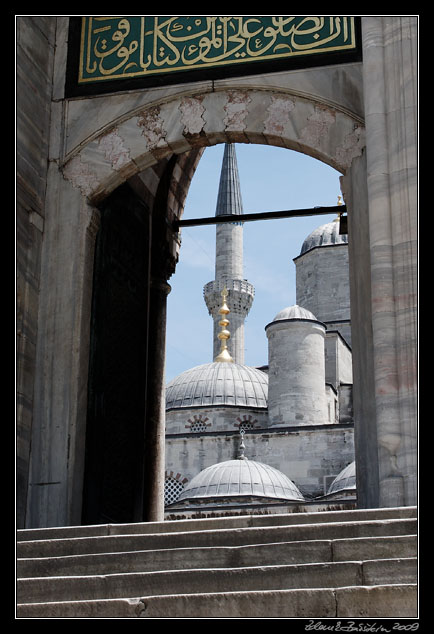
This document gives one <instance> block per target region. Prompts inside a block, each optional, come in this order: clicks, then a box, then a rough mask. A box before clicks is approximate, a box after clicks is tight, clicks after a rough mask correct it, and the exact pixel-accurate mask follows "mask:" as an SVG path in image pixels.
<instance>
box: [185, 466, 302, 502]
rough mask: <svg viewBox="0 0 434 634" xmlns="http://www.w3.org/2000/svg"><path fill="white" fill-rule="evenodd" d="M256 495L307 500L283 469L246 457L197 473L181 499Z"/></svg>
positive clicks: (249, 496) (269, 497)
mask: <svg viewBox="0 0 434 634" xmlns="http://www.w3.org/2000/svg"><path fill="white" fill-rule="evenodd" d="M240 496H241V497H244V496H245V497H248V498H251V497H256V498H262V499H264V498H266V499H269V500H270V499H271V500H291V501H298V502H300V501H304V498H303V496H302V494H301V493H300V491H299V490H298V489H297V487H296V486H295V484H294V483H293V482H292V481H291V480H290V479H289V478H288V477H287V476H286V475H285V474H284V473H282V472H281V471H278V470H277V469H274V467H270V466H269V465H266V464H263V463H261V462H255V461H253V460H247V459H246V458H237V459H235V460H227V461H225V462H219V463H217V464H214V465H212V466H210V467H207V468H206V469H204V470H203V471H201V472H200V473H198V474H197V475H196V476H195V477H194V478H192V480H191V482H189V483H188V484H187V486H186V487H185V489H184V491H183V492H182V493H181V495H180V496H179V498H178V502H182V501H183V500H189V501H192V500H197V501H199V500H202V501H203V500H204V498H205V499H208V500H211V499H213V500H214V499H215V498H217V499H220V500H221V499H222V498H225V499H227V498H234V497H237V498H239V497H240Z"/></svg>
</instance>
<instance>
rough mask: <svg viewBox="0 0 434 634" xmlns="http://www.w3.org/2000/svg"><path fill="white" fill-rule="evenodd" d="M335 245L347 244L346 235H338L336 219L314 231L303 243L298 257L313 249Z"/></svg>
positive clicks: (337, 221) (337, 220)
mask: <svg viewBox="0 0 434 634" xmlns="http://www.w3.org/2000/svg"><path fill="white" fill-rule="evenodd" d="M337 244H348V235H346V234H342V235H341V234H340V233H339V219H338V218H336V220H332V222H328V223H327V224H326V225H321V226H320V227H317V228H316V229H314V231H312V233H310V234H309V235H308V236H307V238H306V239H305V241H304V242H303V245H302V247H301V251H300V255H303V253H306V252H307V251H310V250H311V249H314V248H315V247H329V246H336V245H337Z"/></svg>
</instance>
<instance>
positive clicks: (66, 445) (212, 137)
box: [29, 89, 364, 526]
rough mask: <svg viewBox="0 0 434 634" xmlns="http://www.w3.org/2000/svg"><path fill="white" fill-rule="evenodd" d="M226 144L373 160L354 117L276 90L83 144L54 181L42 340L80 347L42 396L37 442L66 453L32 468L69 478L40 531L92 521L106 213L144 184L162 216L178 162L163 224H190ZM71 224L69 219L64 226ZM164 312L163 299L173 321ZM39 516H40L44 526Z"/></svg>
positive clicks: (49, 494)
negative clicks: (191, 198)
mask: <svg viewBox="0 0 434 634" xmlns="http://www.w3.org/2000/svg"><path fill="white" fill-rule="evenodd" d="M223 142H241V143H260V144H269V145H278V146H280V147H286V148H288V149H292V150H296V151H300V152H303V153H306V154H308V155H310V156H312V157H314V158H317V159H320V160H322V161H324V162H326V163H327V164H329V165H331V166H332V167H334V168H335V169H337V170H338V171H340V172H341V173H342V174H349V173H350V171H351V170H350V167H351V165H352V163H357V162H358V159H360V158H361V157H362V156H363V149H364V128H363V125H362V122H361V121H360V118H359V117H357V116H356V115H354V116H352V115H351V114H349V113H348V112H347V111H346V110H345V109H344V108H342V109H341V108H339V107H332V106H331V105H330V104H326V103H321V102H320V101H319V100H318V99H308V98H307V97H300V96H298V95H294V94H289V93H284V92H278V91H276V90H273V91H268V90H245V89H239V90H235V89H233V90H220V91H215V92H205V93H202V94H195V95H193V96H191V95H184V96H181V97H177V98H174V99H172V100H167V101H164V102H161V103H153V104H152V105H148V106H147V107H145V108H143V107H139V108H135V109H134V110H131V111H130V112H128V113H126V114H125V113H123V115H122V116H121V117H117V118H116V119H115V120H112V121H110V123H108V124H107V125H106V126H104V128H103V129H101V130H99V131H98V133H93V134H92V135H91V136H88V138H87V139H86V140H81V142H80V143H79V144H77V145H76V146H75V147H73V148H72V149H71V150H70V151H69V153H68V155H67V156H66V157H65V160H64V161H63V164H62V166H61V173H62V175H63V178H62V179H60V180H59V179H58V178H57V177H56V176H55V175H53V179H52V187H53V193H54V196H52V200H53V201H54V202H53V205H56V210H57V211H56V213H55V214H54V215H53V218H54V217H56V214H58V216H57V219H56V222H55V224H54V223H53V225H52V227H51V228H50V230H51V237H49V242H48V243H47V244H49V245H50V253H49V255H48V256H47V262H46V266H47V267H48V268H49V269H50V275H49V276H47V278H46V279H47V282H48V280H50V281H51V285H50V287H48V286H47V288H46V289H44V290H43V291H42V292H43V293H44V292H45V294H46V300H47V301H46V304H45V303H44V302H42V305H43V306H44V310H45V311H46V319H44V314H43V313H41V316H40V319H41V322H40V323H41V324H42V329H41V332H40V337H41V340H43V339H44V337H45V340H46V341H47V339H48V338H49V337H50V333H51V332H58V333H59V342H60V337H61V333H66V337H65V339H66V341H67V340H70V341H71V344H70V346H68V345H66V341H65V340H63V339H62V342H61V343H59V342H58V343H57V348H56V340H55V339H53V340H50V346H49V352H48V354H47V356H46V360H44V363H45V366H46V367H45V368H44V363H43V364H41V366H40V373H41V374H40V379H39V380H40V384H41V393H40V394H39V393H38V396H37V399H38V401H39V402H38V408H39V410H40V412H41V418H40V422H39V421H38V420H36V425H35V431H36V436H37V437H39V439H40V442H41V443H42V442H43V440H42V436H41V434H42V433H43V427H44V426H45V425H46V420H47V416H48V417H49V424H50V425H51V427H52V430H53V431H52V432H51V433H52V438H54V442H52V443H51V445H50V447H49V448H47V449H46V450H45V449H44V450H41V451H40V452H38V454H37V456H38V457H37V460H36V461H35V462H34V463H33V465H32V471H33V473H32V479H33V480H34V481H35V480H36V479H39V474H40V473H41V472H42V471H44V470H45V471H47V470H50V469H51V468H52V467H51V466H50V465H54V466H55V470H56V471H57V473H58V475H57V479H56V488H54V487H53V489H52V490H44V491H43V498H41V497H40V493H41V494H42V491H41V492H40V491H39V490H38V489H37V488H33V490H32V489H31V495H30V496H29V498H30V500H29V511H30V512H29V523H30V524H31V525H33V526H35V525H56V524H59V523H60V524H70V523H79V521H80V520H79V517H80V515H81V505H82V487H83V484H82V483H83V473H84V451H85V448H84V440H83V439H84V437H85V429H86V405H85V401H86V395H87V369H88V365H89V323H90V304H91V296H92V262H93V253H94V246H95V235H96V230H97V227H98V222H99V220H98V217H99V214H98V212H97V211H96V207H97V206H98V205H99V204H100V203H101V202H102V201H103V200H104V199H105V198H106V197H107V196H108V195H109V194H110V193H111V192H114V190H116V188H118V187H119V186H120V185H122V184H123V183H125V182H126V181H129V182H130V183H132V182H135V185H137V184H138V186H139V188H140V187H142V185H143V183H148V184H149V183H153V185H152V186H150V187H149V188H148V189H147V195H149V197H150V204H151V206H152V205H154V203H155V195H156V191H157V189H158V184H159V183H160V180H161V175H162V173H164V169H163V170H162V168H161V166H162V165H163V164H165V163H167V162H168V161H169V160H170V162H171V165H172V167H171V177H170V179H169V180H168V182H167V183H166V185H165V189H164V192H163V193H162V194H161V191H162V190H161V188H160V194H161V195H162V198H161V199H160V202H159V213H160V214H161V215H162V216H165V217H166V218H167V219H168V220H169V225H170V220H172V219H173V218H174V217H180V216H181V215H182V212H183V202H184V200H185V195H186V193H187V191H188V186H189V183H190V180H191V177H192V174H193V172H194V167H195V164H196V161H197V160H198V158H199V156H200V152H201V149H202V148H204V147H206V146H208V145H214V144H217V143H223ZM362 169H363V168H362ZM135 179H136V180H135ZM137 179H139V181H137ZM60 217H64V221H63V222H62V221H61V218H60ZM71 226H75V227H76V229H75V231H76V234H75V236H74V240H73V241H72V242H71V240H70V236H69V234H68V227H69V228H71ZM59 232H60V234H59ZM59 235H60V236H61V240H60V241H59ZM62 236H63V237H62ZM166 241H167V244H166V247H167V249H166V252H167V253H170V254H171V255H170V257H171V258H172V259H173V261H174V262H176V259H177V256H178V249H179V243H178V241H177V239H176V235H174V234H172V233H171V232H170V231H168V232H167V235H166ZM66 245H67V248H68V249H70V250H71V249H72V251H71V253H70V259H71V262H72V266H73V269H74V277H73V279H72V287H71V292H73V293H74V296H75V297H76V303H75V305H74V304H71V305H70V303H69V300H68V297H67V296H66V288H65V282H64V281H65V276H68V275H69V273H68V272H67V269H68V268H69V266H68V265H67V263H64V262H63V254H64V251H62V248H63V249H65V246H66ZM49 259H50V261H48V260H49ZM53 262H57V263H58V266H57V267H55V266H52V263H53ZM53 288H55V289H59V291H58V293H59V294H61V295H62V296H63V295H64V296H65V299H64V302H63V304H62V311H61V312H55V313H53V312H49V307H50V306H52V305H53V299H52V298H53ZM55 295H56V293H54V296H55ZM160 299H161V298H160ZM159 301H160V300H159ZM163 303H164V301H163V300H162V299H161V302H160V304H161V310H163V312H164V306H163ZM45 305H46V306H47V308H45ZM77 310H78V314H77ZM78 317H79V318H78ZM156 318H157V319H158V316H156ZM77 342H78V344H77ZM59 346H61V347H62V350H64V354H62V355H59V354H58V352H56V350H58V349H59ZM41 349H43V347H42V348H41ZM156 354H157V355H158V354H159V355H161V351H159V352H158V351H156ZM54 355H57V356H56V358H54ZM59 370H60V371H59ZM44 372H45V374H44ZM50 374H51V375H52V376H53V377H55V376H56V377H57V376H58V377H61V376H64V377H65V379H64V382H65V381H66V382H67V387H66V389H67V390H68V392H69V394H68V398H67V399H66V400H65V398H64V392H65V384H63V385H60V384H59V386H58V387H57V386H56V387H57V391H58V392H59V396H58V399H57V398H56V397H54V398H53V395H52V394H51V395H49V397H48V395H47V398H49V399H51V401H50V402H48V400H46V397H45V394H44V392H43V384H44V382H45V381H46V377H47V375H50ZM160 379H161V377H160ZM54 383H55V381H54ZM162 389H163V385H162V384H160V386H159V387H158V386H154V391H158V390H162ZM62 399H63V400H62ZM158 400H161V397H160V396H159V395H158V394H155V402H156V403H157V401H158ZM53 403H54V404H55V406H54V407H53ZM44 408H45V411H44ZM157 409H158V407H157ZM48 410H49V411H48ZM65 410H66V411H65ZM58 420H61V421H63V422H62V425H60V426H59V425H58V422H57V421H58ZM163 422H164V421H163ZM39 426H40V429H41V430H42V431H41V432H39V431H38V427H39ZM157 427H158V428H159V431H158V433H157V432H156V433H155V434H154V438H153V440H152V442H153V443H154V444H155V447H157V445H159V446H160V449H158V448H157V449H156V453H155V456H153V459H152V461H151V463H152V464H153V465H154V468H155V469H157V470H158V472H161V473H162V474H163V476H162V477H160V476H161V474H160V475H159V476H158V478H157V479H159V481H160V484H161V485H164V455H162V450H161V442H162V441H161V436H162V435H164V433H162V432H161V421H159V422H158V425H157V424H156V427H155V429H157ZM38 434H39V436H38ZM61 456H63V460H62V458H61ZM154 473H155V472H154ZM152 488H153V486H152V485H151V489H152ZM160 488H161V487H160ZM155 491H156V489H155V488H154V494H153V495H154V497H157V496H158V495H159V496H160V497H161V498H162V496H161V495H160V493H161V492H160V493H156V492H155ZM151 506H152V505H151ZM154 506H155V505H154ZM157 506H158V505H157ZM32 509H33V510H34V513H35V515H32ZM159 514H161V508H160V510H156V511H155V514H154V515H152V516H151V517H150V518H149V519H153V520H155V519H162V518H160V515H159Z"/></svg>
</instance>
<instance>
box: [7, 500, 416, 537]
mask: <svg viewBox="0 0 434 634" xmlns="http://www.w3.org/2000/svg"><path fill="white" fill-rule="evenodd" d="M416 517H417V510H416V507H414V506H404V507H396V508H380V509H357V510H344V511H320V512H314V513H284V514H276V515H273V514H270V515H239V516H231V517H215V518H199V519H187V520H173V521H164V522H144V523H143V522H142V523H135V524H98V525H91V526H66V527H55V528H36V529H20V530H18V531H17V541H33V540H39V539H66V538H72V537H98V536H104V535H134V534H140V535H147V534H155V533H171V532H175V533H178V532H187V531H198V530H217V529H222V528H250V527H261V526H281V525H290V524H318V523H333V522H336V521H338V522H350V521H354V522H360V521H369V520H377V519H406V518H416Z"/></svg>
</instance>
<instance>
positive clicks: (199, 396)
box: [166, 362, 268, 410]
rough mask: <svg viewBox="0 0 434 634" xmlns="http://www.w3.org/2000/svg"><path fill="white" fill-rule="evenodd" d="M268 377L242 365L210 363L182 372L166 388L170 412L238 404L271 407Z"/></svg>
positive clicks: (167, 405)
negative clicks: (269, 405) (178, 409)
mask: <svg viewBox="0 0 434 634" xmlns="http://www.w3.org/2000/svg"><path fill="white" fill-rule="evenodd" d="M267 397H268V376H267V375H266V374H265V372H262V371H261V370H257V369H256V368H250V367H248V366H245V365H240V364H238V363H219V362H214V363H207V364H204V365H198V366H196V367H194V368H191V369H190V370H186V371H185V372H182V373H181V374H179V375H178V376H177V377H175V378H174V379H173V380H172V381H170V383H168V384H167V386H166V409H167V410H168V409H176V408H190V407H204V406H206V407H208V406H210V405H238V406H241V407H264V408H265V407H267Z"/></svg>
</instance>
